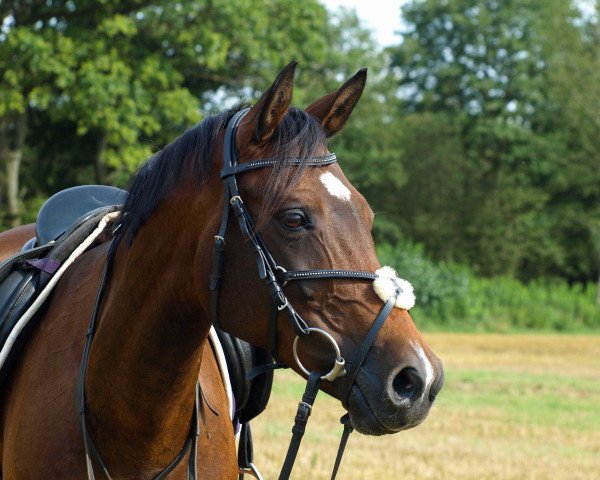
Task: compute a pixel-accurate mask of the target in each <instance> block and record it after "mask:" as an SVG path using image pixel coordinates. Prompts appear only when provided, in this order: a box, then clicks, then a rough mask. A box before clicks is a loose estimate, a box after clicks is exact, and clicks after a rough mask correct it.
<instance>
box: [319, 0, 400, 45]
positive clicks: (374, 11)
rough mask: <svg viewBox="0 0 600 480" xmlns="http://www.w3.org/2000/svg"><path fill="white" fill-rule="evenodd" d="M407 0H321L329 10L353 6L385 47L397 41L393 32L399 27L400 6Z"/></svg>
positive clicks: (397, 38)
mask: <svg viewBox="0 0 600 480" xmlns="http://www.w3.org/2000/svg"><path fill="white" fill-rule="evenodd" d="M406 2H407V0H321V3H323V4H324V5H325V6H326V7H327V8H328V9H329V10H336V9H337V8H338V7H341V6H343V7H347V8H351V9H352V8H353V9H355V10H356V13H357V14H358V17H359V18H360V19H361V20H362V21H363V22H364V24H365V25H366V26H367V27H368V28H370V29H371V30H373V32H374V34H375V39H376V40H377V41H378V42H379V44H380V45H381V46H384V47H387V46H388V45H393V44H397V43H399V39H400V37H398V35H395V34H394V32H395V31H397V30H399V29H400V7H401V6H402V5H403V4H405V3H406Z"/></svg>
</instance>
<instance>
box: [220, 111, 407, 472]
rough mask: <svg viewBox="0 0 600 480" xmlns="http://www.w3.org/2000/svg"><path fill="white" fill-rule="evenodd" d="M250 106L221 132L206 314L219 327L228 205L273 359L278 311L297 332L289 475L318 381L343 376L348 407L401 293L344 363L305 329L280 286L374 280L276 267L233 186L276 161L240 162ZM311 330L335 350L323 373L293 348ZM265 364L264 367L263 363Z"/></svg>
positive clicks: (315, 162)
mask: <svg viewBox="0 0 600 480" xmlns="http://www.w3.org/2000/svg"><path fill="white" fill-rule="evenodd" d="M248 111H249V109H245V110H241V111H239V112H237V113H236V114H235V115H234V116H233V117H232V118H231V120H230V121H229V123H228V125H227V128H226V130H225V139H224V145H223V168H222V170H221V181H222V183H223V192H224V201H223V216H222V219H221V226H220V228H219V232H218V234H217V235H216V236H215V244H214V249H213V273H212V275H211V281H210V291H211V314H212V322H213V324H214V325H215V326H216V327H218V328H221V326H220V324H219V320H218V319H219V315H218V307H219V290H220V285H221V280H222V278H223V252H224V247H225V235H226V233H227V227H228V225H229V217H230V208H231V210H232V211H233V214H234V216H235V218H236V219H237V220H238V224H239V227H240V230H241V232H242V235H243V236H244V237H245V238H247V239H248V240H249V243H250V245H251V247H252V249H253V251H254V257H255V260H256V265H257V268H258V275H259V277H260V279H261V280H264V282H265V284H266V287H267V290H268V294H269V295H270V297H271V312H270V315H269V326H268V329H269V332H268V337H269V348H270V350H271V353H272V354H273V356H274V357H275V358H277V353H278V348H277V320H278V317H279V312H285V314H286V316H287V319H288V321H289V322H290V324H291V326H292V328H293V329H294V332H295V333H296V335H297V336H296V339H295V341H294V344H293V351H294V352H293V353H294V358H295V360H296V362H297V364H298V367H299V368H300V370H302V371H303V372H304V373H305V374H306V375H307V376H308V381H307V386H306V391H305V393H304V395H303V397H302V401H301V402H300V404H299V405H298V411H297V414H296V419H295V424H294V428H293V429H292V440H291V442H290V446H289V449H288V452H287V455H286V459H285V461H284V465H283V467H282V470H281V473H280V476H279V480H285V479H288V478H289V476H290V474H291V470H292V467H293V464H294V461H295V458H296V455H297V452H298V448H299V446H300V441H301V439H302V436H303V434H304V430H305V426H306V423H307V421H308V417H309V416H310V412H311V409H312V404H313V402H314V400H315V398H316V395H317V392H318V390H319V384H320V382H321V381H322V380H329V381H334V380H335V379H336V378H338V377H345V379H344V386H343V390H342V391H343V395H342V404H343V405H344V407H346V408H347V407H348V397H349V395H350V390H351V388H352V386H353V385H354V381H355V379H356V376H357V374H358V371H359V369H360V367H361V365H362V363H363V361H364V359H365V357H366V355H367V353H368V351H369V349H370V347H371V345H372V343H373V341H374V340H375V337H376V336H377V333H378V332H379V330H380V329H381V327H382V326H383V324H384V323H385V320H386V319H387V317H388V316H389V314H390V313H391V311H392V308H393V307H394V304H395V301H396V296H397V295H398V294H399V293H400V292H399V291H397V292H396V295H395V296H392V297H391V298H389V299H388V300H387V301H386V302H385V304H384V306H383V308H382V309H381V311H380V312H379V314H378V315H377V317H376V319H375V322H374V323H373V325H372V326H371V328H370V329H369V332H368V333H367V335H366V337H365V339H364V341H363V343H362V344H361V345H360V347H359V348H358V351H357V352H356V353H355V355H354V356H353V358H352V359H351V361H350V362H349V364H348V365H347V367H348V368H347V369H346V368H345V367H346V362H345V360H344V358H343V357H342V355H341V352H340V349H339V346H338V345H337V342H336V341H335V339H334V338H333V337H332V336H331V335H330V334H329V333H328V332H326V331H325V330H323V329H320V328H316V327H309V326H308V324H307V323H306V322H305V321H304V320H303V319H302V317H301V316H300V315H299V314H298V312H297V311H296V310H295V309H294V307H293V306H292V304H291V302H290V301H289V300H288V298H287V296H286V294H285V293H284V290H283V287H284V286H285V285H286V284H287V283H288V282H291V281H301V280H319V279H352V280H363V281H365V280H368V281H374V280H375V279H377V274H375V273H372V272H361V271H354V270H332V269H325V270H318V269H317V270H295V271H288V270H286V269H285V268H284V267H282V266H281V265H279V264H278V263H277V262H276V261H275V259H274V258H273V256H272V255H271V253H270V252H269V250H268V249H267V247H266V245H265V243H264V242H263V240H262V238H261V236H260V234H259V232H258V231H257V229H256V225H255V223H254V221H253V219H252V216H251V215H250V212H249V211H248V209H247V207H246V205H245V203H244V202H243V201H242V198H241V196H240V192H239V189H238V185H237V176H238V175H240V174H244V173H247V172H251V171H254V170H258V169H262V168H273V167H274V166H275V165H276V162H277V160H275V159H270V158H263V159H258V160H252V161H249V162H246V163H243V164H240V163H239V155H238V149H237V144H236V133H237V130H238V127H239V125H240V122H241V120H242V119H243V118H244V116H245V115H246V113H247V112H248ZM336 161H337V159H336V156H335V154H333V153H332V154H329V155H326V156H322V157H311V158H292V159H287V160H286V164H287V165H289V166H301V165H302V166H307V167H324V166H327V165H331V164H333V163H335V162H336ZM311 333H319V334H321V335H323V336H324V337H325V338H326V339H327V340H328V341H329V342H331V344H332V345H333V347H334V350H335V352H336V359H335V362H334V366H333V367H332V369H331V370H330V371H329V372H328V373H325V374H323V373H322V372H309V371H308V370H307V369H306V368H305V367H304V365H303V364H302V362H301V360H300V358H299V356H298V352H297V343H298V339H299V338H301V337H306V336H308V335H310V334H311ZM267 368H269V366H267ZM341 421H342V423H343V424H344V434H343V436H342V441H341V443H340V448H339V450H338V455H337V458H336V463H335V467H334V471H333V474H332V479H334V478H335V476H336V473H337V470H338V467H339V464H340V461H341V457H342V454H343V450H344V447H345V445H346V442H347V439H348V436H349V434H350V432H351V431H352V426H351V425H350V422H349V416H348V414H346V415H344V417H342V420H341Z"/></svg>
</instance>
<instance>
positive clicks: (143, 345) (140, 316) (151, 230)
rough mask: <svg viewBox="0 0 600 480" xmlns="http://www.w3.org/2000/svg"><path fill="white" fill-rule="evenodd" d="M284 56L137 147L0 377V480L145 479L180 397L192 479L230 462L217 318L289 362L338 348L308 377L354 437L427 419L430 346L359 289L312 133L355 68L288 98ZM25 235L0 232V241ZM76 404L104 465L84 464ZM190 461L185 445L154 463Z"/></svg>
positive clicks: (154, 468)
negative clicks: (188, 124) (168, 132)
mask: <svg viewBox="0 0 600 480" xmlns="http://www.w3.org/2000/svg"><path fill="white" fill-rule="evenodd" d="M294 70H295V63H292V64H290V65H288V66H287V67H286V68H285V69H284V70H283V71H282V72H281V73H280V74H279V76H278V77H277V79H276V80H275V82H274V83H273V84H272V85H271V87H270V88H269V89H268V90H267V91H266V92H265V93H264V94H263V95H262V97H261V98H260V99H259V101H258V102H257V103H256V104H255V105H254V106H253V107H252V108H250V109H249V110H248V111H243V112H240V111H238V109H234V110H230V111H226V112H223V113H221V114H218V115H215V116H211V117H208V118H207V119H205V120H204V121H203V122H201V123H200V124H198V125H197V126H195V127H193V128H192V129H190V130H188V131H187V132H186V133H184V134H183V135H182V136H181V137H179V138H178V139H176V140H175V141H173V142H172V143H171V144H169V145H168V146H166V147H165V148H164V149H163V150H161V151H160V152H159V153H157V154H156V155H155V156H154V157H153V158H151V159H150V160H149V161H148V162H147V163H146V164H145V166H144V167H143V168H142V169H141V170H140V172H139V173H138V174H137V176H136V177H135V179H134V181H133V183H132V185H131V189H130V191H129V194H128V197H127V200H126V202H125V205H124V208H123V210H122V213H121V216H120V218H119V220H117V223H118V224H119V225H120V228H119V229H118V233H117V236H116V237H115V238H114V239H113V240H112V243H111V244H110V245H111V246H110V247H109V242H108V241H107V242H105V243H103V244H100V245H97V246H95V247H93V248H91V249H90V250H88V251H87V252H86V253H85V254H83V255H82V256H81V257H79V259H78V260H77V261H76V262H75V263H74V264H73V265H72V266H71V267H70V268H69V269H68V270H67V271H66V273H65V274H64V276H63V277H62V278H61V280H60V281H59V282H58V284H57V286H56V288H55V290H54V291H53V293H52V295H51V297H50V298H49V299H48V301H47V303H46V305H45V306H44V308H43V309H42V310H41V311H40V312H39V313H38V315H40V318H39V324H38V326H37V328H36V329H35V331H34V332H33V334H32V336H31V338H30V339H29V341H28V343H27V345H26V347H25V349H24V350H23V352H22V354H21V357H20V359H19V361H18V362H17V366H16V368H15V370H14V372H13V373H12V374H11V376H10V378H9V380H8V381H7V382H6V384H5V385H4V386H3V388H2V393H1V398H0V405H1V408H2V416H1V417H0V418H1V420H0V428H1V436H0V467H1V471H2V478H3V479H4V480H9V479H19V480H20V479H42V478H44V479H47V478H85V477H86V475H87V476H88V477H90V473H89V472H88V471H87V469H88V468H90V469H91V470H93V472H94V473H95V475H96V476H97V477H98V478H107V474H110V477H111V478H114V479H117V478H122V479H125V478H132V479H133V478H135V479H142V478H154V477H156V476H157V475H160V474H161V472H163V470H164V469H165V468H166V467H167V466H169V465H170V464H172V463H173V460H174V459H175V458H177V457H178V456H181V457H182V458H184V457H185V458H187V457H188V456H189V455H190V453H189V452H188V451H185V452H183V450H182V448H183V446H184V445H186V443H187V441H188V439H189V436H190V431H191V430H190V422H191V420H192V418H195V416H194V414H195V412H196V411H198V415H197V425H196V427H197V429H198V431H199V435H198V440H197V442H198V443H197V451H198V460H197V466H195V467H194V468H195V469H196V472H195V473H196V476H197V478H207V479H208V478H211V479H212V478H218V479H227V478H230V479H234V478H236V476H237V472H238V469H237V464H236V451H235V440H234V431H233V428H232V424H231V421H230V418H229V415H228V409H229V405H228V399H227V396H226V394H225V390H224V386H223V381H222V379H221V375H220V372H219V369H218V365H217V362H216V359H215V355H214V351H213V349H212V348H211V347H210V345H209V343H208V341H207V337H208V333H209V329H210V326H211V324H212V323H213V322H216V321H218V322H219V324H220V326H221V327H222V328H223V329H224V330H226V331H228V332H230V333H231V334H233V335H235V336H237V337H239V338H241V339H244V340H246V341H248V342H249V343H251V344H253V345H256V346H260V347H263V348H268V349H270V350H271V351H272V352H273V353H274V354H275V355H276V356H277V358H278V359H279V360H280V361H281V362H283V363H285V364H286V365H288V366H290V367H291V368H293V369H294V370H296V371H297V372H298V373H300V374H301V375H304V376H306V374H305V371H306V372H328V371H329V370H330V369H331V365H332V362H333V360H335V358H333V357H332V350H333V349H332V347H331V342H333V345H334V346H337V347H338V348H339V355H338V354H336V355H334V357H335V356H337V357H339V358H345V359H348V364H346V366H345V369H343V368H340V369H338V371H337V373H336V376H334V377H333V376H332V377H331V381H327V380H323V381H322V383H321V388H322V389H323V390H325V391H326V392H327V393H329V394H330V395H333V396H334V397H336V398H338V399H340V400H341V401H342V403H343V404H344V405H345V406H346V408H347V410H348V412H349V416H350V422H351V424H352V425H353V427H354V428H356V429H357V430H358V431H360V432H362V433H365V434H369V435H382V434H389V433H395V432H398V431H400V430H403V429H406V428H410V427H412V426H415V425H417V424H418V423H420V422H421V421H423V420H424V419H425V417H426V416H427V414H428V412H429V409H430V407H431V405H432V402H433V400H434V398H435V396H436V395H437V393H438V391H439V390H440V388H441V386H442V383H443V369H442V365H441V362H440V361H439V359H438V358H437V357H436V356H435V355H434V354H433V353H432V352H431V350H430V349H429V347H428V346H427V344H426V343H425V341H424V339H423V338H422V336H421V335H420V333H419V332H418V331H417V329H416V327H415V325H414V324H413V322H412V320H411V318H410V315H409V313H408V311H407V310H406V309H405V308H399V307H393V300H394V299H393V298H392V300H389V299H387V298H383V304H382V298H380V296H379V295H378V294H377V293H376V292H375V290H374V288H373V280H374V279H375V278H376V275H374V272H375V271H377V270H378V269H379V268H380V265H379V263H378V261H377V257H376V255H375V250H374V246H373V241H372V238H371V233H370V231H371V225H372V221H373V213H372V211H371V209H370V208H369V206H368V204H367V202H366V201H365V199H364V198H363V197H362V196H361V195H360V193H359V192H358V191H357V190H356V189H355V188H354V187H353V186H352V185H351V184H350V183H349V182H348V180H347V179H346V178H345V176H344V174H343V172H342V170H341V168H340V166H339V165H338V164H337V163H336V162H335V157H334V156H333V155H331V154H330V152H329V151H328V149H327V138H328V137H330V136H332V135H334V134H335V133H337V132H338V131H339V130H341V129H342V128H343V126H344V124H345V123H346V121H347V119H348V118H349V116H350V114H351V112H352V110H353V108H354V106H355V105H356V103H357V102H358V100H359V98H360V95H361V93H362V91H363V88H364V85H365V80H366V71H365V70H361V71H359V72H358V73H357V74H356V75H355V76H354V77H352V78H351V79H350V80H348V81H347V82H346V83H345V84H344V85H343V86H342V87H341V88H340V89H339V90H337V91H335V92H333V93H331V94H329V95H326V96H325V97H323V98H321V99H320V100H317V101H316V102H315V103H313V104H312V105H311V106H309V107H308V108H307V109H306V110H300V109H296V108H293V107H290V101H291V95H292V87H293V77H294ZM232 119H233V120H234V121H235V123H236V125H235V128H232ZM226 135H229V137H230V138H229V140H227V139H226ZM224 157H225V158H224ZM342 161H343V159H342ZM228 224H229V227H228V228H227V225H228ZM224 225H225V228H223V227H224ZM223 230H224V231H225V232H226V234H223V235H220V233H222V232H223ZM30 234H31V229H30V228H29V229H28V228H23V229H22V230H20V231H18V232H14V231H13V232H7V233H4V234H2V235H0V255H2V256H7V255H8V254H10V253H13V252H14V251H15V250H16V249H17V248H18V245H19V243H20V242H19V241H18V239H19V238H21V237H22V238H21V239H22V240H23V241H25V240H27V239H28V237H29V236H30ZM215 236H217V237H219V238H217V239H216V240H215ZM218 250H220V252H218V253H215V252H217V251H218ZM109 254H110V255H109ZM214 255H217V257H218V260H215V258H217V257H215V256H214ZM107 256H108V260H107ZM107 263H108V264H109V267H110V268H109V269H108V270H109V272H110V273H109V274H108V275H105V274H104V272H105V265H106V264H107ZM257 267H258V272H257ZM316 269H318V270H316ZM303 272H304V273H303ZM306 272H309V273H306ZM323 272H325V273H323ZM326 272H333V273H330V274H328V273H326ZM293 273H297V274H298V275H297V278H293V277H294V276H293ZM286 274H287V276H286ZM302 275H304V277H303V276H302ZM101 284H102V285H103V288H102V289H101V290H102V293H101V295H98V291H99V288H100V285H101ZM396 293H397V292H396ZM394 295H395V294H394ZM97 298H99V301H98V302H97V301H96V300H97ZM284 300H285V301H284ZM390 302H391V303H390ZM388 304H389V305H390V308H388V309H387V310H386V315H385V316H382V305H386V306H388ZM273 305H275V307H276V308H273ZM391 307H393V308H391ZM93 312H95V315H94V316H95V317H96V318H95V325H96V327H95V332H94V335H93V341H91V342H88V343H89V345H88V347H89V348H88V347H86V350H88V349H89V352H88V353H89V356H85V357H86V359H87V360H86V362H85V363H84V367H85V368H83V369H82V368H81V367H82V360H83V358H84V345H85V343H86V332H87V331H88V322H89V320H90V318H92V317H93V315H92V314H93ZM215 317H217V318H215ZM374 323H378V331H376V332H374V334H372V335H370V332H371V331H372V327H373V324H374ZM317 331H319V332H325V333H326V334H327V335H325V334H322V335H319V334H317V333H316V332H317ZM367 336H369V337H370V339H369V341H370V342H371V343H369V345H367V346H366V347H365V346H364V345H365V343H364V340H365V337H367ZM297 337H298V340H297ZM295 343H296V345H294V344H295ZM295 347H297V348H295ZM295 352H296V355H295ZM357 352H362V358H360V360H359V359H357ZM300 359H301V362H300V361H299V360H300ZM80 370H84V371H85V375H84V377H83V378H84V381H83V385H82V390H83V392H84V393H85V408H84V409H82V408H80V406H78V404H77V380H78V376H79V372H80ZM344 371H347V372H351V373H352V374H351V375H350V374H346V375H345V376H344V375H343V373H344ZM349 376H351V377H353V378H352V381H349V380H348V377H349ZM197 386H198V391H199V392H200V393H199V394H198V395H197ZM197 397H198V399H199V400H198V401H196V398H197ZM82 410H85V417H84V423H85V424H86V428H87V430H88V432H89V436H90V438H93V444H94V445H95V449H97V454H98V457H99V458H100V459H101V462H102V463H99V461H97V460H95V459H94V458H92V461H90V462H89V463H90V465H89V466H88V465H86V450H89V448H88V449H86V446H87V442H84V436H83V434H82V428H81V423H82V422H81V418H82V416H81V411H82ZM192 430H193V429H192ZM84 443H86V445H85V446H84ZM182 452H183V454H182ZM88 453H89V452H88ZM185 458H184V460H185ZM188 470H189V466H188V464H187V462H186V461H182V462H181V463H178V464H177V465H176V466H174V468H173V470H172V471H170V473H168V475H167V478H186V476H187V475H189V472H187V471H188Z"/></svg>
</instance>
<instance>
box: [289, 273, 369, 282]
mask: <svg viewBox="0 0 600 480" xmlns="http://www.w3.org/2000/svg"><path fill="white" fill-rule="evenodd" d="M329 278H349V279H353V280H375V279H376V278H377V274H376V273H371V272H358V271H355V270H293V271H291V272H283V273H282V274H281V280H282V281H283V282H284V283H285V282H290V281H292V280H322V279H329Z"/></svg>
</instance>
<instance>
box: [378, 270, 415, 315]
mask: <svg viewBox="0 0 600 480" xmlns="http://www.w3.org/2000/svg"><path fill="white" fill-rule="evenodd" d="M375 273H376V274H377V279H376V280H375V281H374V282H373V288H374V289H375V293H377V295H379V298H381V299H382V300H383V301H384V302H387V301H388V300H389V298H390V297H393V296H395V295H396V293H397V292H398V297H397V298H396V303H395V306H396V307H398V308H405V309H406V310H410V309H411V308H412V307H414V306H415V294H414V291H413V286H412V285H411V283H410V282H409V281H407V280H404V279H403V278H399V277H398V275H397V274H396V270H394V269H393V268H392V267H381V268H380V269H379V270H377V271H376V272H375Z"/></svg>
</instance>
